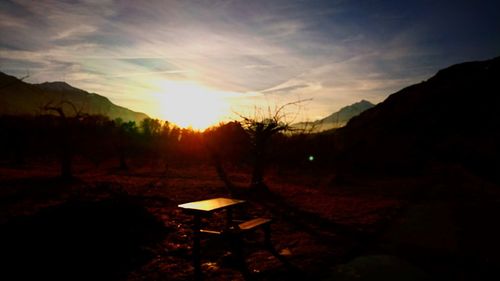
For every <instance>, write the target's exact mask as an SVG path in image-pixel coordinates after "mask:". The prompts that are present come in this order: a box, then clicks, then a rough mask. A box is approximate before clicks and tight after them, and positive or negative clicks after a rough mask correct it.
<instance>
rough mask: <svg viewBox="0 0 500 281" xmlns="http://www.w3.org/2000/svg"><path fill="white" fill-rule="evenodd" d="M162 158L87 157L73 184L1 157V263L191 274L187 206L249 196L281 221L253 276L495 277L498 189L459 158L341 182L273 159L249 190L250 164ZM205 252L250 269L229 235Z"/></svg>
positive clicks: (80, 273) (254, 253) (20, 271)
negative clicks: (126, 164)
mask: <svg viewBox="0 0 500 281" xmlns="http://www.w3.org/2000/svg"><path fill="white" fill-rule="evenodd" d="M152 167H154V165H152V164H150V165H144V167H135V168H133V169H130V170H129V171H126V172H124V171H120V170H117V169H116V168H114V167H113V165H109V166H106V165H103V166H101V167H99V168H95V167H92V166H85V165H81V166H77V168H76V171H75V174H76V175H77V177H76V178H75V179H74V180H72V181H62V180H60V179H58V178H57V175H58V173H59V171H58V169H57V166H56V165H52V164H46V165H41V164H30V165H27V166H25V167H23V168H15V169H14V168H8V167H5V166H3V167H1V168H0V200H1V202H2V203H1V205H0V225H1V228H2V231H1V232H2V234H1V235H2V236H3V237H2V239H1V243H2V244H3V245H2V248H3V249H5V250H4V251H2V252H3V255H4V258H5V259H6V260H9V262H8V263H7V264H6V265H7V266H6V269H7V270H6V271H4V274H6V275H10V278H9V280H24V279H27V278H33V277H35V276H36V277H38V278H40V276H43V277H47V278H50V279H52V280H54V279H58V280H62V279H65V280H192V278H193V267H192V263H191V230H190V222H191V217H190V216H189V215H186V214H184V213H182V211H181V210H180V209H179V208H178V207H177V205H178V204H181V203H185V202H190V201H196V200H202V199H208V198H213V197H228V196H234V197H235V198H242V199H245V200H247V203H246V204H245V206H244V207H243V208H242V209H240V210H238V212H237V213H236V214H235V215H236V216H240V217H254V216H264V217H270V218H272V219H273V224H272V242H273V246H274V247H275V249H276V250H277V251H278V252H279V253H280V255H281V260H279V259H277V258H276V257H274V256H273V255H272V254H271V253H270V252H267V251H264V250H261V249H260V248H258V247H256V246H257V244H256V243H255V241H258V240H259V239H260V238H261V236H260V235H259V234H258V233H256V234H254V235H251V236H250V237H249V238H248V241H247V243H246V247H245V256H246V265H247V267H248V270H249V272H250V273H251V276H252V278H254V279H256V280H323V279H324V280H329V279H330V278H331V280H373V279H363V278H375V280H378V279H376V278H382V279H384V280H403V279H404V280H408V279H409V280H424V279H441V278H446V277H451V279H454V280H472V279H476V277H477V278H479V279H482V278H487V276H489V275H491V274H497V275H498V273H497V272H496V270H495V268H497V267H498V265H500V260H499V258H498V255H497V253H498V251H499V250H500V246H499V243H498V242H497V241H496V237H500V231H499V229H498V226H497V225H495V224H496V223H495V221H496V215H498V214H499V213H500V212H499V208H500V207H499V206H500V205H499V204H498V203H499V198H500V196H499V193H498V188H497V187H496V186H495V185H493V184H491V183H489V182H486V181H484V180H482V179H480V178H478V177H476V176H474V175H473V174H470V173H468V172H467V171H465V170H463V169H462V168H461V167H453V168H450V167H447V168H444V167H434V168H433V169H432V170H429V171H428V173H426V174H425V175H422V176H413V177H385V178H366V177H364V178H358V177H355V176H349V177H347V178H345V179H342V180H339V179H337V178H336V177H335V174H334V173H332V172H331V171H296V170H280V169H277V168H274V169H270V170H269V171H268V172H267V176H266V182H267V184H268V186H269V189H270V191H269V192H266V193H260V192H259V193H256V192H254V191H253V190H250V189H249V188H248V187H247V186H248V183H249V181H250V176H249V175H250V172H249V171H248V170H247V169H246V168H244V167H243V168H241V167H240V168H232V169H228V175H229V178H230V179H231V181H232V182H233V183H235V185H236V194H230V193H229V191H228V190H227V189H226V188H225V186H224V184H223V183H222V181H220V180H219V178H218V177H217V174H216V171H215V169H214V168H213V167H212V166H210V165H186V166H182V165H178V166H176V167H169V169H168V170H165V169H159V168H158V169H156V168H152ZM222 220H223V214H216V215H215V216H214V217H212V218H210V220H209V221H208V220H207V221H205V222H204V223H206V224H207V225H210V226H212V227H217V226H218V225H220V224H221V223H222ZM202 251H203V259H202V268H203V276H204V279H205V280H243V275H242V274H241V272H240V270H238V269H237V268H236V267H235V266H234V263H233V262H232V260H231V258H230V255H229V254H228V252H229V247H228V245H226V244H225V243H224V241H223V240H221V239H218V238H217V237H213V238H207V239H204V240H203V241H202ZM377 276H378V277H377ZM412 278H413V279H412ZM2 279H4V278H2ZM4 280H7V279H4ZM483 280H484V279H483Z"/></svg>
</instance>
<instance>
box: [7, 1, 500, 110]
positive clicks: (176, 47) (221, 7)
mask: <svg viewBox="0 0 500 281" xmlns="http://www.w3.org/2000/svg"><path fill="white" fill-rule="evenodd" d="M491 5H493V4H491ZM491 5H490V6H491ZM451 6H453V3H452V2H449V3H447V2H446V1H445V3H444V4H441V6H437V5H435V7H433V9H435V10H437V11H438V12H441V14H440V16H448V15H447V13H452V12H453V11H454V10H453V9H447V8H449V7H451ZM490 6H487V7H489V9H491V7H490ZM0 7H1V10H0V24H1V25H0V33H1V34H2V37H1V39H0V40H1V41H0V69H1V70H2V71H5V72H8V73H11V74H14V75H16V74H17V75H21V74H23V73H25V71H26V69H27V68H29V69H30V72H31V73H32V76H31V79H32V81H33V82H43V81H45V80H67V81H68V82H69V83H71V84H74V85H75V86H77V87H81V88H84V89H86V90H89V91H92V92H98V93H100V94H103V95H106V96H108V97H110V98H111V99H112V100H114V101H116V102H117V103H120V104H123V105H124V106H128V107H131V108H134V109H136V110H144V111H148V104H151V103H154V97H153V93H151V86H150V85H151V84H154V83H157V82H158V81H162V80H169V81H195V82H196V83H199V84H200V85H204V86H205V87H208V88H210V89H214V90H216V91H219V92H233V93H241V94H242V95H241V96H238V99H241V98H243V99H244V97H245V95H244V94H246V97H248V100H247V101H248V102H249V103H250V104H251V102H255V101H257V100H260V101H262V100H263V99H264V100H265V99H268V100H269V99H273V98H271V96H279V99H280V102H281V101H284V100H293V99H297V97H298V96H300V97H301V98H313V101H312V102H310V103H308V105H307V107H308V110H307V111H308V112H309V114H310V115H311V116H314V117H316V116H318V117H319V116H325V115H328V114H330V113H331V112H332V111H334V110H337V109H339V108H340V107H342V106H345V105H346V104H349V103H353V102H356V101H358V100H360V99H368V100H371V101H373V102H379V101H381V100H383V99H384V98H385V97H386V96H387V95H388V94H390V93H392V92H394V91H396V90H398V89H400V88H402V87H404V86H406V85H408V84H410V83H413V82H418V81H420V80H422V79H424V78H426V77H428V76H429V75H431V74H433V73H434V72H435V71H437V70H438V69H439V68H441V67H443V66H445V65H447V64H449V63H451V62H458V61H460V60H461V59H471V58H476V59H482V58H486V57H482V56H490V55H491V56H492V55H494V54H492V52H494V50H495V48H492V47H488V46H490V45H491V43H492V42H493V43H495V42H496V43H500V42H499V39H494V38H490V39H489V40H490V41H488V42H489V43H490V44H485V43H484V42H481V41H476V42H475V45H474V48H476V49H481V48H483V49H484V52H483V53H481V54H479V55H474V54H472V55H471V54H470V53H466V51H467V50H466V49H464V50H462V49H460V48H459V47H450V46H449V44H451V43H450V42H456V43H460V42H461V41H460V40H467V38H462V39H460V38H458V37H457V38H451V39H450V38H448V39H449V40H448V41H447V44H438V43H435V41H433V40H439V36H441V32H443V33H442V34H449V32H448V33H444V32H446V31H449V30H444V29H442V28H441V27H440V26H434V25H433V23H434V22H436V21H437V17H438V14H439V13H437V12H436V13H435V12H432V13H431V12H427V10H425V5H423V4H413V3H412V4H411V5H410V4H409V5H408V7H406V6H404V5H403V6H402V5H400V4H388V3H379V4H376V3H372V4H367V3H364V2H362V1H361V2H358V1H356V3H353V2H351V1H315V0H313V1H284V0H283V1H281V0H278V1H258V0H256V1H243V0H218V1H188V0H183V1H181V0H167V1H159V0H158V1H154V0H151V1H142V2H141V3H140V4H139V3H138V2H137V1H131V0H124V1H112V0H107V1H96V0H86V1H83V0H82V1H67V2H66V1H55V0H44V1H27V0H7V1H2V2H1V3H0ZM478 9H480V8H478ZM451 18H453V19H454V20H456V18H455V17H451ZM492 18H493V17H492V16H490V17H486V18H484V19H483V21H485V22H488V23H490V25H489V26H490V27H491V28H493V27H492V25H491V23H492V22H493V23H496V24H497V25H496V26H497V27H495V28H493V29H494V30H490V31H488V32H490V33H491V32H493V33H496V34H498V32H500V30H499V27H498V26H500V25H498V19H496V20H495V19H492ZM481 22H482V21H481V20H479V23H477V24H478V26H479V27H480V28H485V27H484V26H486V24H483V25H481ZM457 24H460V26H462V24H461V23H458V22H457ZM483 31H484V30H483ZM478 32H481V30H478ZM443 36H444V35H443ZM470 36H472V35H470ZM436 38H438V39H436ZM492 40H493V41H492ZM488 42H486V43H488ZM467 44H469V45H468V46H469V49H470V48H471V47H470V44H473V43H471V41H470V40H469V41H468V43H467ZM457 46H459V45H458V44H457ZM481 46H483V47H481ZM497 46H498V45H497ZM450 48H452V49H450ZM448 50H453V52H450V53H448ZM496 51H500V50H498V48H496ZM137 100H141V101H143V102H142V103H141V104H139V103H137ZM250 106H251V105H250ZM150 114H152V115H155V113H153V112H150ZM314 117H308V118H314Z"/></svg>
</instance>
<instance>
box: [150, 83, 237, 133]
mask: <svg viewBox="0 0 500 281" xmlns="http://www.w3.org/2000/svg"><path fill="white" fill-rule="evenodd" d="M158 86H159V89H160V90H159V91H158V93H156V96H157V100H158V104H157V105H156V106H157V111H158V112H159V114H158V115H160V118H162V119H164V120H167V121H169V122H173V123H175V124H177V125H178V126H181V127H185V128H187V127H191V128H193V129H197V130H203V129H206V128H208V127H210V126H212V125H215V124H217V123H219V122H221V121H222V120H223V119H224V117H225V116H227V115H228V114H229V113H230V104H229V102H228V100H227V99H226V97H227V94H226V93H224V92H219V91H216V90H213V89H210V88H207V87H205V86H203V85H200V84H197V83H196V82H185V81H170V80H164V81H161V82H160V83H159V85H158Z"/></svg>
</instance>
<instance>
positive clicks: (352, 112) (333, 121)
mask: <svg viewBox="0 0 500 281" xmlns="http://www.w3.org/2000/svg"><path fill="white" fill-rule="evenodd" d="M374 106H375V105H374V104H373V103H371V102H369V101H366V100H361V101H359V102H356V103H353V104H351V105H348V106H345V107H343V108H341V109H340V110H339V111H337V112H335V113H332V114H330V115H329V116H327V117H325V118H323V119H320V120H316V121H313V122H300V123H296V124H294V125H293V127H295V128H305V129H309V128H311V129H312V130H313V131H315V132H320V131H326V130H330V129H336V128H340V127H343V126H345V125H346V124H347V122H348V121H349V120H351V118H353V117H354V116H357V115H359V114H360V113H361V112H363V111H365V110H367V109H369V108H372V107H374Z"/></svg>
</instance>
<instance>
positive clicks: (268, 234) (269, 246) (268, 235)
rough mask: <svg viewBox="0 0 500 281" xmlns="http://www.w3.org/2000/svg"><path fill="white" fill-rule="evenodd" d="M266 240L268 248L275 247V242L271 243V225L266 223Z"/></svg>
mask: <svg viewBox="0 0 500 281" xmlns="http://www.w3.org/2000/svg"><path fill="white" fill-rule="evenodd" d="M264 242H265V244H266V247H267V248H270V249H274V248H273V244H272V243H271V225H270V224H266V225H264Z"/></svg>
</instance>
